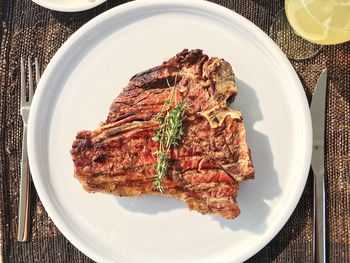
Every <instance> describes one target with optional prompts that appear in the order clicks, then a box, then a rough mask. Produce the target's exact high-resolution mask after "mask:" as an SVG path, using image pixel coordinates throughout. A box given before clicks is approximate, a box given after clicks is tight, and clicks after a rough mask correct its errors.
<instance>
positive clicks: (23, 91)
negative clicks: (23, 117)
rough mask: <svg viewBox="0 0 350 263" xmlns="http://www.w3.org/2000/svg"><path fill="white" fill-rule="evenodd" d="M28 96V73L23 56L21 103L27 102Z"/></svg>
mask: <svg viewBox="0 0 350 263" xmlns="http://www.w3.org/2000/svg"><path fill="white" fill-rule="evenodd" d="M26 97H27V96H26V73H25V70H24V60H23V58H21V105H23V104H25V103H26V101H27V99H26Z"/></svg>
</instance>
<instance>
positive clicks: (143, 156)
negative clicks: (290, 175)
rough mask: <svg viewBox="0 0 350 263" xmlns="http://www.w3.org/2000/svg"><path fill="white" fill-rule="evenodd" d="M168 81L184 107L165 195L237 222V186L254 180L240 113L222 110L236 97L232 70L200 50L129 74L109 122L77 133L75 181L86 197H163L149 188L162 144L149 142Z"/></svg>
mask: <svg viewBox="0 0 350 263" xmlns="http://www.w3.org/2000/svg"><path fill="white" fill-rule="evenodd" d="M175 79H176V83H175ZM167 80H168V81H167ZM168 82H169V83H170V85H175V86H176V96H177V98H178V100H180V99H182V98H185V99H186V100H187V101H188V106H189V109H188V111H187V114H186V116H187V117H186V119H185V121H184V127H183V136H182V140H181V142H180V144H179V146H178V147H176V148H174V149H172V150H171V152H170V155H169V169H168V174H167V176H165V178H164V181H163V182H162V187H163V189H164V191H165V195H166V196H172V197H175V198H178V199H180V200H182V201H184V202H186V203H187V204H188V206H189V208H190V209H191V210H196V211H198V212H200V213H203V214H206V213H216V214H218V215H221V216H223V217H225V218H235V217H236V216H238V214H239V213H240V210H239V207H238V205H237V203H236V196H237V192H238V189H239V182H241V181H242V180H246V179H250V178H253V177H254V168H253V164H252V162H251V154H250V150H249V148H248V146H247V142H246V134H245V128H244V126H243V122H242V118H241V116H240V113H238V112H235V111H232V110H229V109H228V108H227V101H229V100H231V101H232V100H233V99H234V98H235V96H236V94H237V89H236V86H235V83H234V75H233V72H232V68H231V66H230V65H229V63H227V62H226V61H224V60H223V59H218V58H209V57H208V56H207V55H204V54H203V53H202V51H201V50H191V51H188V50H186V49H185V50H184V51H182V52H180V53H179V54H177V55H176V56H175V57H173V58H171V59H169V60H168V61H165V62H164V63H163V64H162V65H160V66H157V67H154V68H151V69H149V70H146V71H144V72H141V73H138V74H136V75H134V76H133V77H132V78H131V80H130V82H129V84H128V85H127V87H125V88H124V89H123V91H122V93H121V94H120V95H119V96H118V97H117V98H115V99H114V101H113V103H112V105H111V107H110V111H109V114H108V117H107V119H106V121H105V122H103V123H101V125H100V126H99V127H98V128H97V129H96V130H93V131H81V132H79V133H78V134H77V136H76V140H75V141H74V142H73V145H72V149H71V155H72V159H73V162H74V175H75V177H76V178H77V179H78V180H79V181H80V182H81V184H82V185H83V186H84V188H85V189H86V190H87V191H90V192H105V193H111V194H116V195H121V196H140V195H158V194H160V193H159V192H158V191H156V190H155V189H154V187H153V180H154V176H155V164H156V162H157V158H156V156H155V155H154V152H155V151H156V150H157V149H158V147H159V144H158V143H156V142H154V141H153V140H152V136H153V135H154V133H155V129H157V128H158V127H159V122H158V121H157V120H156V119H155V115H156V114H157V113H158V112H159V111H160V110H161V109H162V107H163V105H164V102H165V101H166V100H167V98H168V97H169V93H170V91H171V88H170V87H169V85H168ZM172 106H174V105H172Z"/></svg>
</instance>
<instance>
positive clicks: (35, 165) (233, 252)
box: [28, 0, 311, 263]
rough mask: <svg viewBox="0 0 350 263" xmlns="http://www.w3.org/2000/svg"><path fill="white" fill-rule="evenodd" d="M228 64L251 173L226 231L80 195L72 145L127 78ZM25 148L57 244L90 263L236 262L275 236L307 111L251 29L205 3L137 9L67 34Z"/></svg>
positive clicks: (157, 206) (273, 54)
mask: <svg viewBox="0 0 350 263" xmlns="http://www.w3.org/2000/svg"><path fill="white" fill-rule="evenodd" d="M185 47H186V48H201V49H203V50H204V52H205V53H207V54H209V55H210V56H218V57H223V58H225V59H226V60H228V61H229V62H230V63H231V64H232V65H233V68H234V71H235V73H236V78H237V83H238V88H239V94H238V97H237V101H236V102H234V104H233V107H234V108H238V109H240V110H242V112H243V117H244V119H245V125H246V128H247V131H248V141H249V144H250V146H251V150H252V154H253V160H254V164H255V167H256V179H255V180H250V181H247V182H244V183H242V185H241V189H240V192H239V198H238V201H239V204H240V207H241V210H242V214H241V215H240V216H239V218H237V220H233V221H232V220H225V219H222V218H218V217H216V216H210V215H207V216H203V215H200V214H198V213H197V212H190V211H188V209H187V208H186V206H185V205H184V204H182V203H181V202H179V201H176V200H173V199H171V198H162V197H145V198H119V197H114V196H109V195H105V194H89V193H86V192H85V191H83V189H82V187H81V185H80V184H79V182H78V181H77V180H76V179H74V178H73V164H72V161H71V156H70V153H69V151H70V148H71V144H72V142H73V140H74V138H75V135H76V133H77V132H78V131H79V130H83V129H94V128H95V127H96V126H97V125H98V123H99V122H100V121H102V120H104V119H105V118H106V116H107V112H108V109H109V106H110V104H111V102H112V100H113V99H114V98H115V97H116V96H117V95H118V93H119V92H120V91H121V89H122V87H123V86H125V85H126V84H127V83H128V80H129V78H130V77H131V76H132V75H133V74H135V73H137V72H140V71H142V70H145V69H147V68H150V67H152V66H155V65H159V64H160V63H161V62H162V61H163V60H165V59H167V58H169V57H171V56H172V55H174V54H176V53H177V52H179V51H181V50H182V49H183V48H185ZM28 147H29V157H30V165H31V170H32V174H33V180H34V183H35V186H36V189H37V192H38V194H39V196H40V199H41V201H42V202H43V204H44V206H45V208H46V210H47V212H48V214H49V215H50V217H51V218H52V220H53V221H54V222H55V224H56V225H57V227H58V228H59V229H60V230H61V232H62V233H63V234H64V235H65V236H66V237H67V238H68V239H69V240H70V241H71V242H72V243H73V244H74V245H75V246H76V247H77V248H78V249H80V250H81V251H82V252H83V253H85V254H86V255H88V256H89V257H91V258H93V259H94V260H96V261H98V262H152V263H156V262H168V263H171V262H181V263H185V262H191V263H195V262H201V263H203V262H241V261H243V260H246V259H248V258H249V257H251V256H252V255H253V254H255V253H256V252H258V251H259V250H260V249H261V248H263V247H264V246H265V245H266V244H267V243H268V242H269V241H270V240H271V239H272V238H273V237H274V236H275V235H276V234H277V232H278V231H279V230H280V229H281V228H282V226H283V225H284V224H285V223H286V221H287V219H288V218H289V216H290V215H291V213H292V212H293V210H294V208H295V206H296V204H297V202H298V200H299V198H300V196H301V193H302V191H303V188H304V185H305V182H306V178H307V175H308V171H309V164H310V156H311V124H310V116H309V110H308V104H307V101H306V98H305V95H304V91H303V88H302V86H301V84H300V81H299V79H298V77H297V75H296V73H295V71H294V70H293V68H292V66H291V64H290V63H289V61H288V60H287V59H286V57H285V56H284V55H283V53H282V52H281V51H280V50H279V48H278V47H277V46H276V45H275V44H274V43H273V42H272V40H270V39H269V38H268V37H267V36H266V35H265V34H264V33H263V32H262V31H261V30H260V29H258V28H257V27H256V26H255V25H253V24H252V23H251V22H249V21H248V20H246V19H244V18H243V17H241V16H240V15H238V14H236V13H234V12H232V11H230V10H228V9H225V8H223V7H221V6H218V5H215V4H212V3H209V2H204V1H175V0H174V1H161V0H159V1H136V2H131V3H128V4H125V5H122V6H118V7H116V8H114V9H112V10H110V11H108V12H105V13H104V14H102V15H100V16H98V17H96V18H95V19H93V20H91V21H90V22H89V23H87V24H86V25H85V26H83V27H82V28H81V29H80V30H78V31H77V32H76V33H75V34H73V35H72V37H70V38H69V40H67V42H66V43H65V44H64V45H63V46H62V48H61V49H60V50H59V51H58V52H57V54H56V55H55V56H54V58H53V59H52V61H51V62H50V64H49V65H48V67H47V69H46V71H45V73H44V75H43V76H42V79H41V81H40V84H39V88H38V90H37V92H36V95H35V98H34V101H33V104H32V110H31V112H30V119H29V133H28Z"/></svg>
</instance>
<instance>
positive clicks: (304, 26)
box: [270, 0, 350, 60]
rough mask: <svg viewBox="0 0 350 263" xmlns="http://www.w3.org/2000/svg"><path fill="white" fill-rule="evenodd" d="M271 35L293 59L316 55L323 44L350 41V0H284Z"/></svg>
mask: <svg viewBox="0 0 350 263" xmlns="http://www.w3.org/2000/svg"><path fill="white" fill-rule="evenodd" d="M270 36H271V37H272V39H273V40H275V42H276V43H277V44H278V45H279V46H280V47H281V49H282V50H283V51H284V52H285V54H286V55H287V56H288V57H289V58H292V59H296V60H298V59H307V58H310V57H313V56H315V55H316V54H317V53H318V52H319V51H320V50H321V48H322V46H323V45H334V44H340V43H343V42H346V41H349V40H350V0H285V2H284V9H283V10H281V11H280V12H279V13H278V14H277V16H276V17H275V19H274V21H273V23H272V26H271V28H270Z"/></svg>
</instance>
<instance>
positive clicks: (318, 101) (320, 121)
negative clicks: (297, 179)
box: [310, 69, 327, 263]
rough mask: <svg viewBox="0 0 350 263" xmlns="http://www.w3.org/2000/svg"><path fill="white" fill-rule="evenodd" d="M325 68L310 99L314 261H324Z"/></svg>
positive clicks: (318, 262)
mask: <svg viewBox="0 0 350 263" xmlns="http://www.w3.org/2000/svg"><path fill="white" fill-rule="evenodd" d="M326 88H327V69H324V70H323V72H322V73H321V75H320V77H319V78H318V80H317V84H316V89H315V92H314V95H313V97H312V101H311V107H310V111H311V119H312V129H313V149H312V160H311V166H312V170H313V173H314V188H313V196H314V206H313V208H314V214H313V216H314V218H313V227H314V229H313V230H314V232H313V241H314V242H313V256H314V262H317V263H321V262H322V263H324V262H326V246H325V189H324V135H325V114H326V90H327V89H326Z"/></svg>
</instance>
